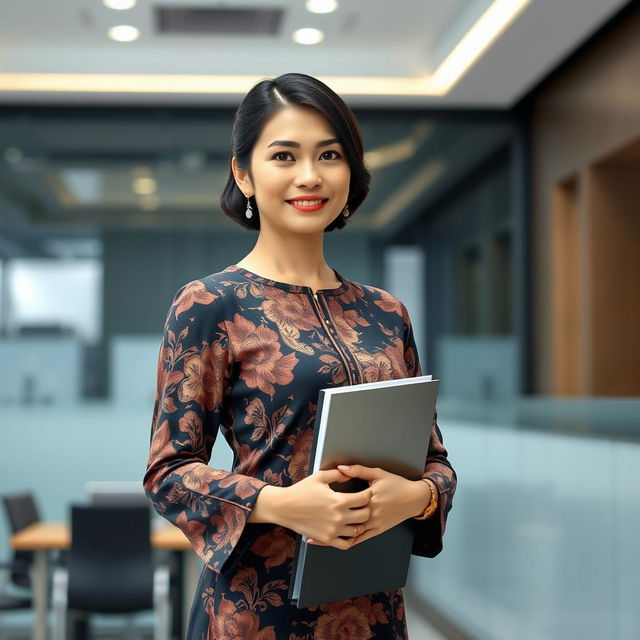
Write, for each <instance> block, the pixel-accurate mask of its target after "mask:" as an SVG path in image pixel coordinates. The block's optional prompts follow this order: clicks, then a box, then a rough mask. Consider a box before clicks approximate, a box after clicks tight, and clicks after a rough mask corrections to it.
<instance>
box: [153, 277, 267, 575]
mask: <svg viewBox="0 0 640 640" xmlns="http://www.w3.org/2000/svg"><path fill="white" fill-rule="evenodd" d="M232 365H233V355H232V350H231V345H230V344H229V337H228V335H227V332H226V325H225V317H224V304H223V300H222V298H221V294H220V292H219V291H217V290H212V291H210V290H209V289H208V288H207V287H206V286H205V284H204V283H203V282H202V281H199V280H195V281H193V282H190V283H188V284H186V285H184V286H183V287H181V288H180V289H179V290H178V292H177V293H176V295H175V297H174V299H173V302H172V304H171V307H170V309H169V313H168V315H167V319H166V322H165V325H164V334H163V337H162V342H161V346H160V353H159V357H158V370H157V393H156V401H155V405H154V410H153V418H152V426H151V438H150V452H149V460H148V464H147V469H146V473H145V475H144V479H143V486H144V489H145V492H146V494H147V496H148V497H149V499H150V500H151V502H152V503H153V506H154V508H155V510H156V511H157V512H158V513H159V514H161V515H162V516H163V517H165V518H166V519H167V520H169V521H170V522H172V523H173V524H174V525H176V526H177V527H179V528H180V529H181V530H182V531H183V532H184V534H185V535H186V536H187V538H188V539H189V540H190V542H191V544H192V545H193V548H194V549H195V551H196V553H197V554H198V555H199V556H200V557H201V558H202V560H204V562H205V563H206V564H207V565H208V566H209V567H210V568H211V569H213V570H214V571H215V572H216V573H222V572H223V571H224V570H226V568H228V566H229V565H230V563H229V562H227V561H228V560H229V557H230V556H231V554H232V552H233V551H234V549H235V548H236V545H238V541H239V539H240V537H241V535H242V533H243V531H244V530H245V526H246V524H247V520H248V518H249V515H250V513H251V510H252V509H253V507H254V505H255V502H256V500H257V499H258V494H259V492H260V490H261V489H262V488H263V487H264V486H265V485H266V484H267V483H265V482H263V481H262V480H259V479H257V478H254V477H251V476H247V475H242V474H238V473H232V472H230V471H225V470H221V469H213V468H211V467H209V466H208V462H209V460H210V459H211V450H212V448H213V445H214V442H215V439H216V436H217V434H218V429H219V427H220V426H221V425H223V426H228V424H227V422H225V416H228V415H229V414H230V412H229V407H228V393H229V386H230V379H231V371H232ZM227 420H228V418H227ZM236 552H237V550H236Z"/></svg>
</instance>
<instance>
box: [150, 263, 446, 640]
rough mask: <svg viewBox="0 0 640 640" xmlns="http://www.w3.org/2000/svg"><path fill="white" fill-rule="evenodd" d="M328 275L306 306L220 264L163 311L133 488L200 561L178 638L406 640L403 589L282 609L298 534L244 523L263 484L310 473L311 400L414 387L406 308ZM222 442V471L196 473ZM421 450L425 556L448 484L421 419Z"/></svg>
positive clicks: (418, 526) (434, 545) (437, 440)
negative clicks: (367, 386) (146, 450)
mask: <svg viewBox="0 0 640 640" xmlns="http://www.w3.org/2000/svg"><path fill="white" fill-rule="evenodd" d="M335 273H336V277H337V278H338V280H340V282H341V285H340V286H339V287H337V288H333V289H320V290H318V291H317V292H316V293H315V294H314V292H313V289H312V288H310V287H306V286H298V285H293V284H288V283H284V282H277V281H273V280H268V279H266V278H264V277H261V276H259V275H257V274H255V273H253V272H251V271H248V270H247V269H244V268H242V267H239V266H237V265H230V266H229V267H227V268H226V269H224V270H223V271H220V272H217V273H213V274H211V275H208V276H206V277H203V278H201V279H198V280H194V281H192V282H189V283H188V284H186V285H184V286H182V287H181V288H180V289H179V290H178V291H177V293H176V295H175V297H174V300H173V303H172V304H171V307H170V309H169V312H168V316H167V319H166V322H165V326H164V335H163V339H162V343H161V347H160V354H159V359H158V371H157V376H158V378H157V380H158V384H157V398H156V403H155V406H154V411H153V419H152V429H151V445H150V454H149V461H148V466H147V470H146V473H145V475H144V480H143V484H144V488H145V490H146V493H147V495H148V497H149V498H150V499H151V501H152V502H153V505H154V508H155V509H156V511H157V512H158V513H160V514H161V515H162V516H164V517H165V518H167V519H168V520H169V521H170V522H172V523H173V524H175V525H176V526H178V527H179V528H180V529H181V530H182V531H183V532H184V533H185V535H186V536H187V537H188V539H189V540H190V542H191V544H192V545H193V548H194V550H195V551H196V553H197V554H198V555H199V556H200V557H201V558H202V560H203V561H204V563H205V566H204V567H203V570H202V573H201V575H200V579H199V582H198V585H197V590H196V594H195V598H194V602H193V606H192V608H191V615H190V618H189V623H188V632H187V638H188V640H227V639H228V640H231V639H234V640H240V639H242V640H335V639H337V638H340V639H349V640H368V639H369V638H376V639H378V640H380V639H382V640H387V639H388V640H398V639H402V640H405V639H406V638H408V634H407V628H406V619H405V612H404V602H403V594H402V591H401V589H391V590H388V591H383V592H380V593H372V594H370V595H366V596H361V597H357V598H353V599H349V600H341V601H337V602H331V603H327V604H322V605H319V606H312V607H308V608H301V609H298V608H297V607H296V606H295V605H294V604H292V603H291V601H290V600H289V599H288V590H289V583H290V580H291V574H292V566H293V555H294V549H295V539H296V534H295V532H294V531H293V530H291V529H288V528H285V527H282V526H279V525H275V524H267V523H251V522H247V520H248V518H249V515H250V514H251V510H252V509H253V507H254V505H255V503H256V500H257V498H258V495H259V493H260V490H261V489H262V488H263V487H264V486H265V485H267V484H271V485H276V486H279V487H287V486H290V485H291V484H293V483H295V482H298V481H299V480H301V479H303V478H304V477H305V476H306V475H307V471H308V464H309V458H310V450H311V444H312V441H313V430H314V421H315V415H316V407H317V401H318V392H319V390H320V389H322V388H328V387H336V386H341V385H353V384H360V383H362V382H375V381H378V380H388V379H393V378H406V377H410V376H417V375H422V372H421V368H420V364H419V361H418V356H417V352H416V346H415V342H414V337H413V331H412V328H411V323H410V320H409V315H408V313H407V309H406V307H405V305H404V304H403V303H402V302H401V301H400V300H399V299H397V298H396V297H394V296H392V295H390V294H389V293H387V292H386V291H384V290H382V289H379V288H376V287H372V286H366V285H361V284H358V283H356V282H353V281H350V280H347V279H346V278H344V277H343V276H342V275H340V274H339V273H337V272H335ZM429 422H431V428H430V429H429V426H428V425H429ZM219 432H220V433H222V435H223V437H224V438H225V440H226V441H227V443H228V444H229V446H230V447H231V449H232V451H233V454H234V455H233V467H232V469H231V470H223V469H213V468H211V467H209V466H208V464H207V463H208V462H209V460H210V457H211V450H212V447H213V444H214V441H215V439H216V437H217V436H218V433H219ZM426 438H429V445H428V455H427V457H426V460H425V467H424V473H423V477H425V478H426V477H428V478H430V479H431V480H433V482H434V483H435V484H436V486H437V488H438V493H439V508H438V511H437V512H436V513H435V514H434V515H433V516H431V517H430V518H428V519H427V520H424V521H418V520H414V519H413V518H412V519H411V521H412V523H413V527H414V529H415V538H414V543H413V548H412V553H413V554H415V555H418V556H426V557H434V556H436V555H437V554H438V553H439V552H440V551H441V549H442V536H443V534H444V530H445V523H446V520H447V515H448V513H449V511H450V509H451V506H452V498H453V495H454V492H455V489H456V474H455V471H454V470H453V468H452V466H451V464H450V462H449V460H448V456H447V451H446V449H445V448H444V446H443V439H442V433H441V431H440V428H439V427H438V425H437V413H435V414H434V416H433V419H432V420H431V416H430V417H429V418H427V416H425V439H426ZM337 579H339V577H337Z"/></svg>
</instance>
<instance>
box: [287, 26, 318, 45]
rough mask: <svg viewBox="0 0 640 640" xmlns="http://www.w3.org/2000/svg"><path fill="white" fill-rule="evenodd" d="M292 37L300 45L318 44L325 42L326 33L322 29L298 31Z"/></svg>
mask: <svg viewBox="0 0 640 640" xmlns="http://www.w3.org/2000/svg"><path fill="white" fill-rule="evenodd" d="M292 37H293V41H294V42H297V43H298V44H318V42H322V41H323V40H324V33H322V31H320V29H308V28H305V29H296V30H295V31H294V32H293V36H292Z"/></svg>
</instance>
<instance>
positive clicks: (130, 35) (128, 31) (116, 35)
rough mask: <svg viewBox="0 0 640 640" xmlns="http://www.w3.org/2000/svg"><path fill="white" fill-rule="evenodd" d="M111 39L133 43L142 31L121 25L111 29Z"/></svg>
mask: <svg viewBox="0 0 640 640" xmlns="http://www.w3.org/2000/svg"><path fill="white" fill-rule="evenodd" d="M108 33H109V37H110V38H111V39H113V40H117V41H118V42H132V41H133V40H137V39H138V37H139V36H140V31H139V30H138V29H136V28H135V27H132V26H131V25H128V24H120V25H118V26H117V27H111V29H109V31H108Z"/></svg>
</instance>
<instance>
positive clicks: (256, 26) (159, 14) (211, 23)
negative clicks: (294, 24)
mask: <svg viewBox="0 0 640 640" xmlns="http://www.w3.org/2000/svg"><path fill="white" fill-rule="evenodd" d="M283 13H284V11H283V9H280V8H276V9H262V8H255V9H246V8H245V9H228V8H206V7H169V6H163V7H155V19H156V32H157V33H160V34H173V35H192V34H204V35H220V36H274V35H278V33H279V29H280V23H281V21H282V15H283Z"/></svg>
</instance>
